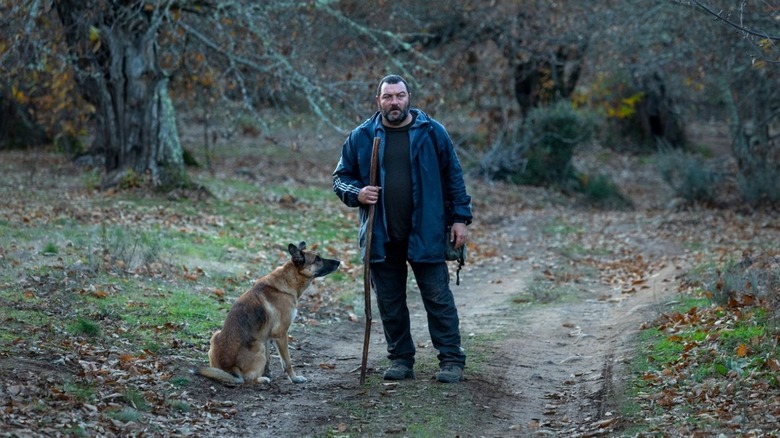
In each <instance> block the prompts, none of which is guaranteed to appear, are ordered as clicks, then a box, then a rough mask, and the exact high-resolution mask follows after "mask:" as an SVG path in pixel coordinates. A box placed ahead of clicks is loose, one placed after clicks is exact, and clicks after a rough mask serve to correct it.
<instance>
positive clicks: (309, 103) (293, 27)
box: [0, 0, 430, 187]
mask: <svg viewBox="0 0 780 438" xmlns="http://www.w3.org/2000/svg"><path fill="white" fill-rule="evenodd" d="M17 3H18V2H10V3H8V2H4V3H3V4H2V8H3V12H7V13H8V15H6V14H3V15H4V17H5V16H8V17H16V18H18V21H17V22H15V23H13V22H10V21H9V23H10V24H9V25H11V26H14V25H15V28H14V31H15V32H13V33H14V34H15V35H17V36H15V37H9V38H7V39H6V40H7V41H9V44H10V45H13V46H15V48H16V49H18V50H21V49H20V48H21V47H22V46H24V47H35V48H37V53H38V54H41V56H43V55H42V54H45V53H51V50H49V47H51V46H52V45H53V44H57V43H58V42H59V39H58V38H50V39H46V38H43V39H42V37H46V36H58V35H60V34H62V35H64V36H65V39H64V43H65V45H66V46H67V49H68V55H67V58H66V59H67V61H68V65H69V66H70V67H71V68H72V72H73V75H74V77H75V80H76V83H77V84H78V90H79V92H80V94H81V96H83V98H84V99H85V100H86V101H87V102H88V103H89V104H90V105H91V106H92V107H93V108H94V120H95V135H94V143H93V150H97V151H100V153H101V154H102V155H103V157H104V158H105V175H104V178H103V181H102V185H103V187H110V186H113V185H116V184H119V183H121V182H122V181H123V180H125V179H126V178H127V177H128V176H131V177H132V176H147V175H148V177H149V178H150V180H151V181H152V183H153V185H154V186H156V187H174V186H178V185H181V184H185V183H186V182H187V175H186V172H185V170H184V165H183V161H182V146H181V144H180V141H179V135H178V132H177V124H176V120H177V119H176V115H175V105H174V101H173V99H172V92H173V89H174V88H175V90H176V92H175V93H174V95H175V97H177V98H182V99H192V96H197V95H200V94H208V95H209V96H210V99H222V100H223V102H228V103H230V104H231V105H232V106H231V107H226V106H223V108H230V109H226V110H227V111H230V110H231V109H232V108H234V107H236V104H238V106H240V107H242V108H244V109H245V110H246V111H250V112H251V111H256V110H257V109H258V108H259V107H261V106H263V105H266V104H269V103H275V104H279V103H283V104H288V105H297V103H299V102H300V103H303V104H305V105H306V107H307V109H308V110H309V111H312V112H314V113H315V114H316V115H317V116H318V117H319V118H320V119H321V120H322V121H324V122H326V123H328V124H330V125H331V126H333V127H334V128H336V129H339V128H341V126H340V123H339V120H340V116H341V115H342V114H344V112H343V110H344V109H345V108H348V107H349V106H350V105H354V102H355V99H354V97H353V93H352V92H353V91H354V90H355V89H357V88H360V93H361V95H364V93H365V88H364V87H365V83H364V80H365V77H366V75H367V74H368V73H369V72H370V74H371V81H375V80H376V78H377V77H378V76H379V75H381V74H383V73H387V72H389V71H390V70H392V71H393V72H398V73H401V74H405V75H407V76H408V77H409V79H410V80H411V81H413V83H414V78H415V76H417V75H418V73H417V72H412V71H410V70H409V69H408V68H407V65H408V64H407V61H415V62H416V63H418V64H420V65H424V64H425V63H429V62H430V60H428V59H427V58H426V57H425V56H423V55H422V54H421V53H420V52H419V51H418V50H416V49H415V47H414V46H413V45H412V44H411V43H409V41H410V40H412V36H413V32H408V33H407V32H406V31H405V29H404V28H399V29H391V28H389V24H388V23H387V22H380V24H382V25H387V27H382V26H376V25H373V24H371V23H370V22H368V21H367V20H366V22H368V23H369V24H364V21H363V20H361V19H362V18H363V17H366V18H368V17H370V13H371V9H370V7H367V6H365V5H364V4H363V3H361V2H356V3H351V2H334V1H328V0H318V1H305V2H286V1H278V2H245V1H238V0H232V1H221V2H214V1H196V0H154V1H141V0H122V1H115V0H61V1H57V2H53V3H52V4H49V3H47V2H41V1H40V0H35V1H33V2H30V3H26V4H24V5H19V4H17ZM52 5H53V6H52ZM400 10H403V9H402V8H400V7H399V6H393V7H392V8H388V9H387V12H390V13H394V12H393V11H400ZM12 19H13V18H12ZM12 19H11V20H12ZM52 19H55V20H57V21H58V22H59V23H60V24H61V27H60V28H57V27H56V26H55V25H54V24H53V23H54V22H53V21H52ZM41 23H44V24H46V25H47V26H48V29H50V30H49V32H48V33H42V32H39V31H38V32H29V33H25V32H23V31H22V29H23V28H24V27H26V26H30V25H33V26H35V27H37V26H39V25H40V24H41ZM11 33H12V32H6V34H7V35H10V34H11ZM10 52H11V51H5V50H0V56H2V55H4V54H7V53H10ZM345 53H348V54H349V55H350V57H349V59H350V61H351V62H345V59H346V56H345ZM360 53H364V54H365V55H364V56H362V58H364V59H369V58H370V59H372V60H376V59H381V60H382V61H381V63H376V61H373V62H366V63H364V64H362V65H361V64H360V63H357V64H356V63H355V61H356V60H358V61H359V60H360V59H361V56H360ZM23 58H24V57H23V56H18V57H15V60H16V61H18V62H19V63H24V62H26V60H25V59H23ZM64 58H65V57H60V59H64ZM334 60H337V61H341V62H343V63H344V64H343V65H341V66H338V65H336V64H335V61H334ZM25 67H26V66H25ZM339 67H341V68H340V69H339ZM334 72H336V73H337V75H334V74H333V73H334ZM207 102H209V103H214V102H211V101H207ZM221 104H222V102H221V103H220V105H221Z"/></svg>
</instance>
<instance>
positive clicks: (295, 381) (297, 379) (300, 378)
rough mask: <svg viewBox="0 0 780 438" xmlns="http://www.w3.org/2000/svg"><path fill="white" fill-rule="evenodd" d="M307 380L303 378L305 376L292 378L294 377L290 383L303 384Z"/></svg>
mask: <svg viewBox="0 0 780 438" xmlns="http://www.w3.org/2000/svg"><path fill="white" fill-rule="evenodd" d="M306 380H307V379H306V377H303V376H292V377H290V381H291V382H293V383H303V382H305V381H306Z"/></svg>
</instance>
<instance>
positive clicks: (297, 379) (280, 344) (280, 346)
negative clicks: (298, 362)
mask: <svg viewBox="0 0 780 438" xmlns="http://www.w3.org/2000/svg"><path fill="white" fill-rule="evenodd" d="M274 342H275V344H276V349H277V350H279V356H281V358H282V366H283V367H284V372H285V373H287V377H289V378H290V381H291V382H293V383H303V382H305V381H306V378H305V377H303V376H296V375H295V371H293V366H292V361H291V360H290V350H289V349H288V348H287V335H285V336H284V337H280V338H277V339H274Z"/></svg>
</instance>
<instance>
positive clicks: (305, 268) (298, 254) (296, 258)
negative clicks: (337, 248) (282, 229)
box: [287, 242, 341, 278]
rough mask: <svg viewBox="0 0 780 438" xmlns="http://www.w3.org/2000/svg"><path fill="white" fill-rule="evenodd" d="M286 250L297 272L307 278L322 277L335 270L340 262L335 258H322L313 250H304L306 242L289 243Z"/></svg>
mask: <svg viewBox="0 0 780 438" xmlns="http://www.w3.org/2000/svg"><path fill="white" fill-rule="evenodd" d="M287 251H289V252H290V255H291V256H292V262H293V264H294V265H295V267H296V268H298V272H300V273H301V275H303V276H305V277H308V278H314V277H324V276H326V275H328V274H330V273H331V272H335V271H336V270H337V269H338V268H339V265H340V264H341V262H340V261H339V260H336V259H326V258H322V257H320V255H319V254H318V253H317V252H315V251H306V242H301V243H300V244H299V245H298V246H295V245H293V244H292V243H291V244H290V245H288V246H287Z"/></svg>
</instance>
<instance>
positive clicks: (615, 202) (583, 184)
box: [578, 174, 633, 209]
mask: <svg viewBox="0 0 780 438" xmlns="http://www.w3.org/2000/svg"><path fill="white" fill-rule="evenodd" d="M579 181H580V187H579V188H578V191H580V192H582V194H583V195H584V196H585V203H586V204H588V205H591V206H594V207H599V208H618V209H624V208H629V209H630V208H633V203H632V202H631V200H630V199H628V198H626V196H625V195H623V193H621V192H620V189H619V188H618V186H617V184H615V183H614V182H613V181H612V180H611V179H610V178H609V176H607V175H603V174H599V175H595V176H593V177H591V176H588V175H580V177H579Z"/></svg>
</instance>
